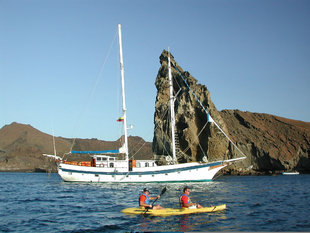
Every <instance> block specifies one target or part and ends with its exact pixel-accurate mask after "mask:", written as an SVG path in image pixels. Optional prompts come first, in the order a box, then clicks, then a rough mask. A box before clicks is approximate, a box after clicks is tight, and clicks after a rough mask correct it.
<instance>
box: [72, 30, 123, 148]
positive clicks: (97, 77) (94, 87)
mask: <svg viewBox="0 0 310 233" xmlns="http://www.w3.org/2000/svg"><path fill="white" fill-rule="evenodd" d="M116 36H117V31H116V32H115V35H114V38H113V39H112V41H111V44H110V47H109V49H108V51H107V54H106V56H105V59H104V61H103V63H102V65H101V67H100V69H99V71H98V73H97V76H96V79H95V81H94V83H93V86H92V89H91V91H90V94H89V96H88V98H87V101H86V103H85V104H84V106H83V108H82V111H81V112H80V114H79V118H78V119H80V121H79V122H77V123H76V125H77V127H75V129H76V133H75V135H77V133H78V132H79V130H80V128H81V125H82V121H81V118H82V115H83V114H85V113H86V111H87V109H88V107H89V103H90V100H91V99H92V97H93V95H94V92H95V90H96V87H97V85H98V82H99V79H100V76H101V74H102V72H103V69H104V67H105V64H106V62H107V60H108V57H109V56H110V53H111V50H112V46H113V44H114V42H115V40H116ZM76 139H77V138H76V137H75V138H74V139H73V142H72V145H71V148H70V151H72V149H73V146H74V144H75V141H76ZM69 153H70V152H69Z"/></svg>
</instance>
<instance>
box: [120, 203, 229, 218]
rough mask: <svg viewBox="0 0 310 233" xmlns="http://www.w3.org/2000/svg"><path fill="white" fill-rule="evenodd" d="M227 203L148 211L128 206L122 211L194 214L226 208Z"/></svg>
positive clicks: (158, 214) (165, 214) (132, 212)
mask: <svg viewBox="0 0 310 233" xmlns="http://www.w3.org/2000/svg"><path fill="white" fill-rule="evenodd" d="M225 209H226V204H223V205H218V206H211V207H204V208H200V209H185V208H181V209H173V208H166V209H161V210H152V209H149V210H148V211H147V212H145V211H146V210H145V209H140V208H127V209H123V210H122V213H124V214H144V213H145V214H150V215H153V216H169V215H182V214H194V213H209V212H215V211H220V210H225Z"/></svg>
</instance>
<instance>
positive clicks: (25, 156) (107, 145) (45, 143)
mask: <svg viewBox="0 0 310 233" xmlns="http://www.w3.org/2000/svg"><path fill="white" fill-rule="evenodd" d="M128 143H129V147H130V149H129V153H130V155H129V156H134V158H135V159H139V158H151V157H152V152H151V143H150V142H145V141H144V140H143V139H142V138H140V137H132V136H130V137H129V139H128ZM55 144H56V150H57V155H58V156H61V157H63V156H64V155H65V154H66V153H68V152H69V151H70V150H71V147H72V144H73V139H67V138H62V137H55ZM120 145H121V141H120V139H119V140H117V141H115V142H111V141H103V140H98V139H76V140H75V143H74V146H73V150H106V149H117V148H119V147H120ZM142 146H143V147H142ZM42 154H54V149H53V137H52V136H51V135H49V134H46V133H43V132H41V131H39V130H37V129H35V128H33V127H32V126H30V125H25V124H19V123H15V122H14V123H12V124H10V125H6V126H4V127H3V128H1V129H0V171H49V170H52V171H55V169H56V167H55V163H54V161H53V160H52V159H49V158H46V157H44V156H42ZM65 158H66V159H68V160H77V161H82V160H89V159H90V157H89V156H88V155H66V157H65Z"/></svg>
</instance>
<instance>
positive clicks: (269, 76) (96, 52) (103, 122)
mask: <svg viewBox="0 0 310 233" xmlns="http://www.w3.org/2000/svg"><path fill="white" fill-rule="evenodd" d="M118 23H120V24H122V32H123V52H124V67H125V85H126V97H127V98H126V99H127V109H128V115H127V116H128V124H133V125H134V128H133V129H132V130H130V131H129V134H130V135H136V136H142V137H143V138H144V139H146V140H148V141H151V140H152V138H153V127H154V126H153V118H154V111H155V109H154V104H155V97H156V88H155V85H154V82H155V78H156V75H157V72H158V69H159V67H160V64H159V56H160V54H161V52H162V50H163V49H167V48H168V46H169V47H170V50H171V52H172V54H173V55H174V57H175V60H176V62H178V64H179V65H180V66H181V67H182V68H183V69H184V70H187V71H189V72H190V73H191V74H192V75H193V76H194V77H195V78H196V79H197V80H198V82H199V83H201V84H203V85H206V86H207V88H208V90H209V91H210V92H211V97H212V101H213V102H214V104H215V106H216V107H217V109H218V110H222V109H240V110H242V111H250V112H259V113H268V114H274V115H278V116H282V117H286V118H291V119H296V120H302V121H308V122H309V121H310V92H309V88H310V1H309V0H305V1H302V0H235V1H232V0H200V1H199V0H194V1H188V0H186V1H184V0H178V1H176V0H175V1H169V0H154V1H153V0H143V1H136V0H131V1H129V0H128V1H125V0H124V1H120V0H113V1H112V0H111V1H105V0H0V81H1V82H0V83H1V89H0V127H2V126H4V125H5V124H10V123H11V122H14V121H16V122H19V123H24V124H30V125H32V126H33V127H35V128H37V129H39V130H40V131H43V132H45V133H48V134H52V132H53V131H54V134H55V135H56V136H63V137H71V138H74V137H79V138H98V139H103V140H116V139H118V138H119V137H120V136H121V127H120V123H118V122H116V119H117V118H118V117H119V116H120V115H121V108H120V106H119V105H120V103H121V97H120V86H119V84H120V81H119V78H120V72H119V61H118V59H119V55H118V41H117V37H116V32H117V24H118ZM102 67H103V68H102Z"/></svg>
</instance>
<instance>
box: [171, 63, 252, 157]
mask: <svg viewBox="0 0 310 233" xmlns="http://www.w3.org/2000/svg"><path fill="white" fill-rule="evenodd" d="M171 64H172V65H173V67H174V68H175V69H176V70H177V71H178V73H179V74H180V76H181V78H182V80H183V81H184V83H185V85H186V86H187V88H188V89H189V90H190V92H192V94H193V95H194V97H195V99H196V100H197V101H198V103H199V104H200V106H201V107H202V109H203V110H204V111H205V113H206V114H207V115H210V114H209V113H208V111H207V110H206V108H205V107H204V106H203V105H202V103H201V102H200V100H199V99H198V97H197V96H196V94H195V93H194V91H193V90H192V89H191V88H190V86H189V85H188V83H187V82H186V80H185V79H184V77H183V75H182V74H181V72H180V71H179V69H178V68H177V67H176V66H175V65H174V64H173V63H171ZM210 118H211V116H210ZM212 122H213V123H214V124H215V126H216V127H217V128H218V129H219V130H220V131H221V132H222V133H223V134H224V135H225V137H226V138H227V139H228V140H229V141H230V142H231V143H232V144H233V145H234V146H235V148H236V149H237V150H238V151H239V152H240V153H241V154H242V155H243V156H244V157H246V155H245V154H244V153H243V152H242V151H241V150H240V149H239V148H238V146H237V145H236V144H235V143H234V142H233V141H232V140H231V139H230V138H229V137H228V136H227V135H226V133H225V132H224V131H223V130H222V128H221V127H220V126H219V125H218V124H217V123H216V122H215V121H214V120H213V121H212Z"/></svg>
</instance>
